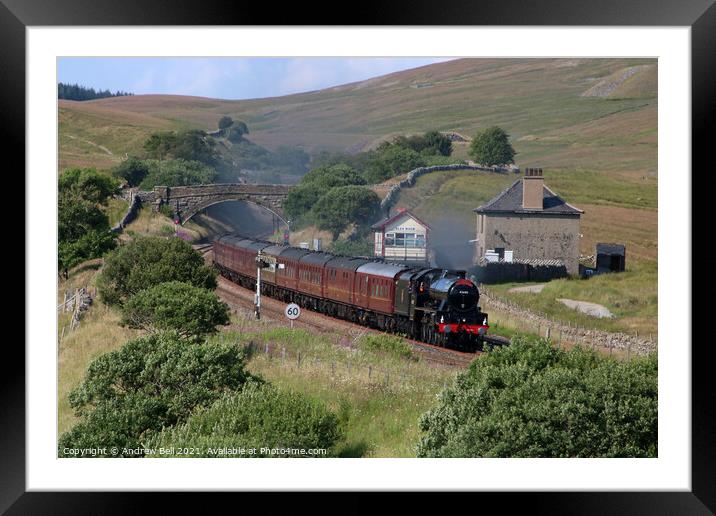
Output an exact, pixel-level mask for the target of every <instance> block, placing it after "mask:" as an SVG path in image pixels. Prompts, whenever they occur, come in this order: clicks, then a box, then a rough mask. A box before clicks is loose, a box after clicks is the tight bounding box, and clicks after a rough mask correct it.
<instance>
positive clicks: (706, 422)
mask: <svg viewBox="0 0 716 516" xmlns="http://www.w3.org/2000/svg"><path fill="white" fill-rule="evenodd" d="M358 7H359V8H356V9H355V10H354V12H353V13H352V14H351V16H350V18H349V17H348V16H344V17H340V16H335V19H333V20H330V21H326V20H322V21H321V22H318V21H317V20H319V19H320V17H317V16H316V13H317V12H319V11H322V12H324V13H337V12H339V11H338V10H324V9H321V8H319V6H318V5H316V6H314V7H312V8H311V7H308V6H307V5H306V4H305V3H301V2H297V3H293V4H292V3H285V4H281V7H280V8H278V9H270V10H266V9H265V5H264V4H262V3H261V2H252V3H249V2H237V1H233V2H232V1H225V0H212V1H211V2H206V3H194V2H192V3H182V2H174V1H172V0H155V1H149V0H144V1H142V0H123V1H121V2H118V1H116V0H115V1H112V2H110V1H109V0H56V1H52V0H0V71H2V76H3V77H4V80H3V81H2V83H3V87H2V88H0V99H1V100H0V113H1V115H0V116H1V117H2V122H3V123H2V124H0V134H1V135H2V141H3V142H4V143H5V144H6V145H7V149H10V150H11V152H10V153H8V154H7V155H6V156H5V157H6V160H5V161H6V164H7V168H6V170H17V171H19V170H25V154H24V151H23V149H24V148H25V109H26V106H25V86H26V84H25V65H26V63H25V59H26V55H25V50H26V48H25V29H26V27H28V26H61V25H68V26H87V25H97V26H108V25H150V26H151V25H157V26H164V25H180V26H181V25H184V26H191V25H193V26H196V25H203V26H209V25H226V24H229V25H276V24H290V25H317V24H326V25H343V24H345V23H346V22H348V21H350V22H351V23H352V24H356V25H517V26H532V25H534V26H539V25H551V26H689V27H691V37H692V41H691V51H692V53H691V59H692V62H691V70H692V138H693V140H692V162H691V166H692V170H699V171H702V172H705V173H711V170H710V169H711V167H712V165H710V163H709V161H707V160H708V158H707V154H708V153H709V150H710V148H711V147H712V145H709V143H711V142H710V139H709V136H710V134H712V133H713V128H714V118H715V117H716V109H715V108H716V91H714V90H716V69H715V68H716V67H714V64H716V6H714V1H713V0H662V1H659V2H653V1H649V0H632V1H628V2H627V1H626V0H606V1H605V0H591V1H587V0H551V1H542V2H524V1H521V0H501V1H494V2H489V3H488V2H485V1H481V2H467V1H455V0H442V1H441V2H425V1H421V2H408V1H405V0H400V1H397V0H394V1H391V2H385V3H382V2H372V1H368V2H362V3H360V5H359V6H358ZM709 129H711V131H710V130H709ZM684 163H685V165H684V176H685V177H686V176H688V172H689V168H688V159H687V157H685V159H684ZM692 177H693V176H692ZM711 181H713V180H711ZM706 190H707V189H698V188H692V201H693V204H692V205H693V206H694V207H697V208H698V207H699V206H708V205H709V202H712V201H711V200H710V198H709V197H707V196H709V195H710V194H709V193H708V191H706ZM26 194H27V192H26ZM672 208H673V209H684V208H685V207H682V206H674V207H672ZM692 220H693V221H694V223H697V217H696V216H693V217H692ZM697 234H698V233H697V230H696V228H692V235H693V236H696V235H697ZM662 245H664V244H662ZM23 252H24V251H23ZM25 258H27V257H25ZM713 261H714V260H713V259H705V262H706V265H707V266H708V265H711V262H713ZM698 263H700V265H702V266H703V265H704V262H703V260H702V261H701V262H698ZM692 265H693V267H692V271H693V270H695V268H696V265H697V262H696V261H694V262H692ZM709 268H710V267H709ZM710 269H712V268H710ZM660 272H661V273H668V271H660ZM29 273H31V271H29V270H27V267H26V268H25V275H26V277H27V275H28V274H29ZM706 283H707V282H701V281H700V288H702V289H706V288H708V287H709V285H707V284H706ZM697 299H698V298H697V297H693V302H692V310H693V313H695V315H694V316H692V320H693V321H694V322H697V321H701V320H708V319H707V318H706V310H707V309H708V307H703V308H701V306H702V305H699V303H697ZM691 340H692V336H691V335H685V338H684V342H683V343H679V344H680V345H683V346H685V347H687V346H691ZM8 344H9V343H8V342H6V346H5V351H6V353H14V354H15V355H14V357H12V358H10V357H6V361H4V362H5V364H6V367H5V368H3V369H4V370H3V373H2V374H1V375H0V382H1V385H2V390H1V391H0V396H2V403H0V443H1V445H2V446H0V456H1V457H2V459H1V462H0V464H1V467H0V512H4V511H7V514H50V513H51V514H114V513H125V512H129V511H132V510H135V509H136V508H137V507H140V506H143V504H144V502H145V500H146V498H149V497H153V496H155V495H149V494H147V493H116V492H113V493H68V492H65V493H37V492H32V493H27V492H25V491H26V490H25V430H26V429H25V395H24V394H25V356H24V352H23V350H22V349H20V348H19V346H17V345H15V346H14V349H11V346H9V345H8ZM699 344H700V345H696V346H691V352H692V372H693V378H692V410H691V413H692V457H691V461H692V462H691V463H692V490H691V491H690V492H641V493H628V492H620V493H614V492H610V493H604V492H586V493H575V492H568V493H526V494H519V495H516V494H514V493H510V494H507V495H505V494H502V495H499V494H494V495H493V494H480V495H479V496H480V497H484V498H496V497H499V500H498V501H499V503H500V507H501V509H502V510H504V509H509V508H512V507H513V506H514V505H515V504H523V503H527V504H529V510H530V512H549V513H562V512H564V513H573V514H627V513H629V514H634V513H649V514H712V513H714V512H716V467H715V464H716V460H714V459H715V458H716V439H715V438H714V436H716V432H715V431H714V430H715V429H714V417H713V415H714V407H716V396H715V395H714V389H713V388H712V387H711V386H710V382H709V379H710V377H711V376H712V374H713V373H712V372H711V369H712V367H713V366H712V364H711V362H710V360H709V358H710V357H709V348H710V345H711V344H710V341H709V340H704V341H703V342H700V343H699ZM9 364H12V365H9ZM160 496H162V498H163V500H162V503H166V504H168V505H164V506H163V510H162V512H169V511H170V510H172V506H181V507H183V508H186V507H187V505H186V504H187V500H186V496H183V495H180V496H177V495H176V494H172V495H170V496H163V495H160ZM211 496H214V497H216V496H217V494H213V495H211ZM222 498H223V496H222ZM299 499H300V497H299ZM293 503H298V504H302V502H300V501H297V499H295V498H294V499H293ZM471 503H473V502H471ZM453 507H455V508H456V509H457V506H455V505H453ZM366 509H367V507H366Z"/></svg>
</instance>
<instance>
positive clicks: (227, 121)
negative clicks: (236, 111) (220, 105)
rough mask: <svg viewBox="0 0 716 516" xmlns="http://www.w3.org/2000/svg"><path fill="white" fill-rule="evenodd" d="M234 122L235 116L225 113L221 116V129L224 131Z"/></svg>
mask: <svg viewBox="0 0 716 516" xmlns="http://www.w3.org/2000/svg"><path fill="white" fill-rule="evenodd" d="M233 123H234V119H233V118H231V117H230V116H226V115H224V116H222V117H221V118H219V129H221V130H222V131H223V130H224V129H227V128H228V127H231V125H232V124H233Z"/></svg>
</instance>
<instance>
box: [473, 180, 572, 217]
mask: <svg viewBox="0 0 716 516" xmlns="http://www.w3.org/2000/svg"><path fill="white" fill-rule="evenodd" d="M542 192H543V203H542V206H543V207H542V209H541V210H533V209H532V210H531V209H525V208H523V207H522V180H521V179H518V180H517V181H515V182H514V183H512V185H511V186H510V187H509V188H507V189H506V190H504V191H503V192H502V193H500V194H499V195H498V196H496V197H494V198H492V199H491V200H490V201H488V202H487V203H486V204H483V205H482V206H480V207H479V208H475V209H474V210H473V211H474V212H475V213H545V214H548V215H549V214H554V215H581V214H582V213H584V211H583V210H580V209H579V208H575V207H574V206H572V205H571V204H569V203H567V202H566V201H565V200H564V199H562V198H561V197H560V196H559V195H557V194H556V193H554V192H553V191H552V190H550V189H549V188H548V187H547V186H545V185H543V186H542Z"/></svg>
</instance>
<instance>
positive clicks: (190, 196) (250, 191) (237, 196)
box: [139, 183, 292, 224]
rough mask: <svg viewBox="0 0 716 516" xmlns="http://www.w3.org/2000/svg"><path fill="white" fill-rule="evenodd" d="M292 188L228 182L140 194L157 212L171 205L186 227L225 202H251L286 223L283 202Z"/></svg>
mask: <svg viewBox="0 0 716 516" xmlns="http://www.w3.org/2000/svg"><path fill="white" fill-rule="evenodd" d="M291 188H292V187H291V186H290V185H256V184H246V183H237V184H234V183H224V184H211V185H192V186H155V187H154V190H153V191H151V192H141V193H140V194H139V195H140V196H141V197H142V200H143V201H145V202H147V201H148V202H151V203H152V204H153V209H154V211H158V210H159V209H160V207H161V206H162V205H165V204H166V205H168V206H170V207H171V208H172V209H173V210H174V213H175V214H177V215H179V220H180V221H181V223H182V224H184V223H185V222H186V221H187V220H189V219H191V218H192V217H193V216H194V215H196V214H197V213H199V212H200V211H201V210H203V209H205V208H208V207H209V206H211V205H213V204H218V203H220V202H224V201H247V202H252V203H254V204H258V205H259V206H262V207H264V208H266V209H267V210H269V211H271V212H272V213H274V214H276V216H278V217H279V218H280V219H281V220H282V221H283V222H286V220H285V216H284V211H283V203H284V201H285V200H286V197H287V196H288V192H290V191H291Z"/></svg>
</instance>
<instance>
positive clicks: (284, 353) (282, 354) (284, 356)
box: [281, 346, 286, 362]
mask: <svg viewBox="0 0 716 516" xmlns="http://www.w3.org/2000/svg"><path fill="white" fill-rule="evenodd" d="M285 361H286V346H284V347H283V348H281V362H285Z"/></svg>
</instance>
